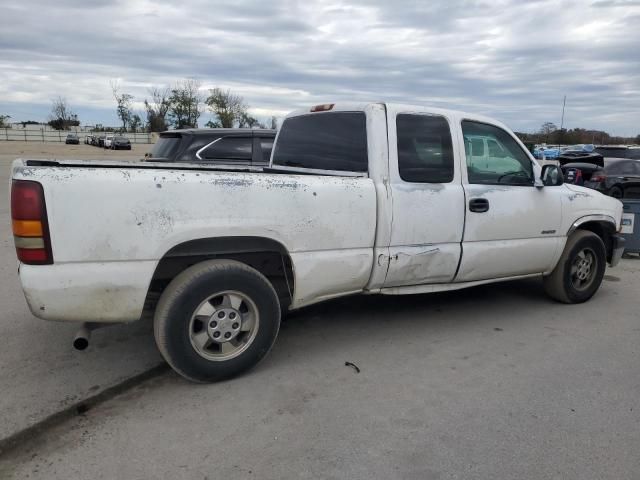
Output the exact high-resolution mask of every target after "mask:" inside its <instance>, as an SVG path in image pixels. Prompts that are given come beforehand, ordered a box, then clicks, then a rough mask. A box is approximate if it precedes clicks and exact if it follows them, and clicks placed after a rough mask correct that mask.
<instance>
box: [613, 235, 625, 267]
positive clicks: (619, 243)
mask: <svg viewBox="0 0 640 480" xmlns="http://www.w3.org/2000/svg"><path fill="white" fill-rule="evenodd" d="M624 244H625V239H624V237H623V236H622V235H613V236H612V237H611V260H610V261H609V265H611V266H612V267H615V266H616V265H617V264H618V263H619V262H620V259H621V258H622V254H623V253H624Z"/></svg>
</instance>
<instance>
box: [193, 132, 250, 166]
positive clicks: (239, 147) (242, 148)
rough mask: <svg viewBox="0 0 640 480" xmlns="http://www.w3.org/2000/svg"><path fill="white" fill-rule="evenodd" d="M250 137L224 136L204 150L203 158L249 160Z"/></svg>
mask: <svg viewBox="0 0 640 480" xmlns="http://www.w3.org/2000/svg"><path fill="white" fill-rule="evenodd" d="M251 143H252V138H251V137H224V138H221V139H220V140H218V141H217V142H215V143H214V144H213V145H211V146H210V147H209V148H207V149H206V150H204V151H203V152H202V153H201V154H200V156H201V157H202V158H203V159H204V160H231V161H235V162H240V161H246V162H251Z"/></svg>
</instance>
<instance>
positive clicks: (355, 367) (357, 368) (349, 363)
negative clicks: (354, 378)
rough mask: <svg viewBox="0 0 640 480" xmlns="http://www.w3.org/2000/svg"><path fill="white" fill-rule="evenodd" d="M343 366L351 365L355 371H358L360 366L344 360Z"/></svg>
mask: <svg viewBox="0 0 640 480" xmlns="http://www.w3.org/2000/svg"><path fill="white" fill-rule="evenodd" d="M344 366H345V367H352V368H353V369H354V370H355V371H356V373H360V368H359V367H358V366H357V365H356V364H355V363H351V362H344Z"/></svg>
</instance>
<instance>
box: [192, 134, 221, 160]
mask: <svg viewBox="0 0 640 480" xmlns="http://www.w3.org/2000/svg"><path fill="white" fill-rule="evenodd" d="M223 138H224V137H219V138H216V139H215V140H214V141H213V142H211V143H207V144H206V145H205V146H204V147H202V148H201V149H200V150H198V151H197V152H196V158H197V159H198V160H204V159H203V158H202V157H201V156H200V154H201V153H202V152H203V151H205V150H206V149H207V148H209V147H210V146H211V145H213V144H214V143H216V142H219V141H220V140H222V139H223Z"/></svg>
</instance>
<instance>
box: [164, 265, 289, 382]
mask: <svg viewBox="0 0 640 480" xmlns="http://www.w3.org/2000/svg"><path fill="white" fill-rule="evenodd" d="M279 328H280V302H279V301H278V296H277V294H276V292H275V290H274V289H273V286H272V285H271V283H270V282H269V280H268V279H267V278H265V277H264V275H262V274H261V273H260V272H258V271H257V270H255V269H253V268H251V267H249V266H248V265H245V264H243V263H241V262H237V261H233V260H208V261H205V262H201V263H198V264H196V265H193V266H192V267H190V268H188V269H187V270H185V271H184V272H182V273H180V274H179V275H178V276H177V277H176V278H174V279H173V280H172V281H171V283H170V284H169V286H168V287H167V288H166V289H165V291H164V292H163V293H162V296H161V297H160V301H159V302H158V306H157V307H156V312H155V316H154V335H155V339H156V344H157V345H158V349H159V350H160V353H161V354H162V356H163V357H164V359H165V360H166V361H167V363H169V365H171V367H172V368H173V369H174V370H175V371H176V372H177V373H179V374H180V375H182V376H183V377H185V378H187V379H188V380H192V381H195V382H213V381H217V380H224V379H227V378H231V377H234V376H236V375H239V374H240V373H242V372H244V371H246V370H248V369H250V368H251V367H253V366H254V365H256V364H257V363H258V362H259V361H260V360H261V359H262V358H263V357H264V356H265V355H266V354H267V353H268V352H269V350H270V349H271V347H272V346H273V344H274V342H275V339H276V337H277V335H278V330H279Z"/></svg>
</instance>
